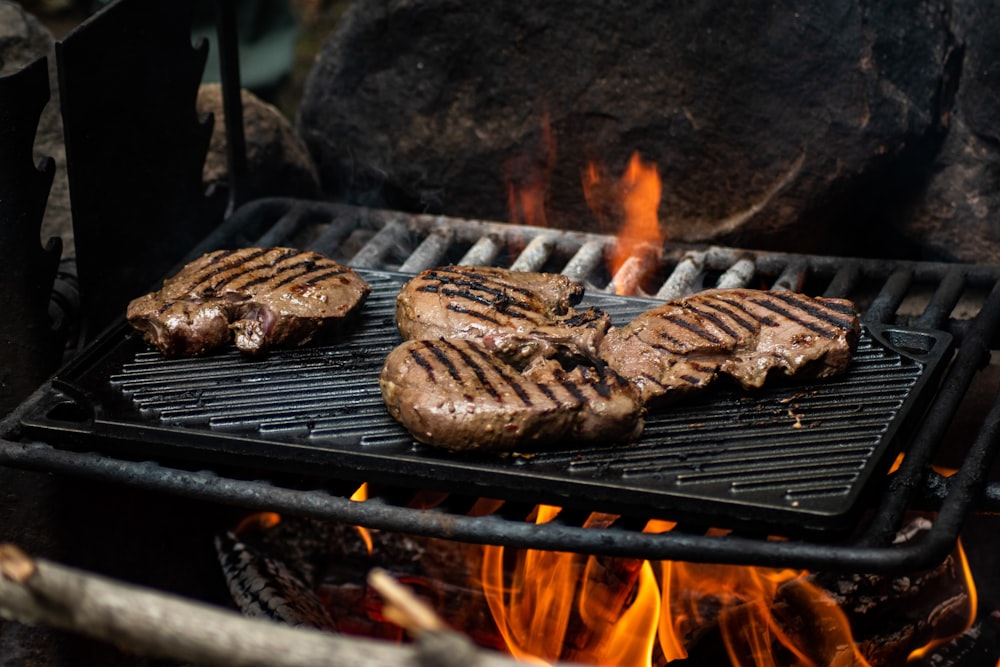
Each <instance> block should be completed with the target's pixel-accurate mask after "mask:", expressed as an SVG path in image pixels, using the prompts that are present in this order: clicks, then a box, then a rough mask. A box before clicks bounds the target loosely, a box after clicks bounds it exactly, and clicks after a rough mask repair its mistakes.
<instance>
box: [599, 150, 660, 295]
mask: <svg viewBox="0 0 1000 667" xmlns="http://www.w3.org/2000/svg"><path fill="white" fill-rule="evenodd" d="M582 180H583V193H584V197H585V199H586V200H587V204H588V206H589V207H590V209H591V211H592V212H593V213H594V215H595V216H596V217H597V219H598V220H599V221H600V222H601V225H602V226H604V227H611V226H612V225H615V226H618V228H617V234H616V236H617V242H616V243H615V247H614V248H613V249H612V251H611V256H610V257H609V259H608V269H609V270H610V272H611V275H612V276H613V277H614V278H615V281H614V282H615V291H617V292H618V293H619V294H632V293H634V292H635V291H637V290H636V288H637V285H638V282H639V280H640V279H641V278H642V275H640V274H641V273H642V272H644V271H646V270H648V268H649V265H650V263H651V262H650V261H649V260H650V258H651V257H652V258H653V259H655V258H656V257H657V256H658V255H659V253H660V250H661V247H662V245H663V239H664V236H663V232H662V231H661V229H660V221H659V215H658V211H659V207H660V198H661V196H662V193H663V188H662V184H661V182H660V175H659V172H658V171H657V168H656V165H655V164H652V163H648V162H645V161H643V159H642V158H641V157H640V156H639V153H638V152H636V153H633V154H632V158H631V159H630V160H629V163H628V167H627V168H626V169H625V173H623V174H622V176H621V178H620V179H619V180H618V182H617V183H609V182H608V180H607V178H606V177H605V176H604V174H603V169H601V168H599V167H598V166H597V165H596V164H594V163H591V164H589V165H587V168H586V169H585V170H584V172H583V176H582ZM633 274H635V275H633Z"/></svg>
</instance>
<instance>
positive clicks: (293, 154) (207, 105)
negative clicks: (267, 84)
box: [196, 83, 319, 199]
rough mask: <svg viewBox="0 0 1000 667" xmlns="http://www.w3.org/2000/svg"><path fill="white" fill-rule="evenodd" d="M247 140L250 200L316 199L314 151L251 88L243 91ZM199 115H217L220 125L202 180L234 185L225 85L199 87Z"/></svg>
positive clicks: (206, 158) (215, 126) (317, 179)
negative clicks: (224, 103)
mask: <svg viewBox="0 0 1000 667" xmlns="http://www.w3.org/2000/svg"><path fill="white" fill-rule="evenodd" d="M240 101H241V102H242V108H243V138H244V140H245V142H246V158H247V174H246V178H247V182H246V183H245V184H244V186H245V187H246V189H247V191H246V192H244V193H241V194H242V195H243V197H245V198H246V199H259V198H262V197H303V198H312V197H316V196H317V195H318V193H319V177H318V176H317V174H316V167H315V165H313V163H312V159H311V158H310V156H309V151H308V150H307V149H306V146H305V144H304V143H303V142H302V139H301V137H299V135H298V134H297V133H296V131H295V127H294V126H293V125H292V123H291V122H290V121H289V120H288V119H287V118H285V116H284V115H282V113H281V112H280V111H279V110H278V108H277V107H275V106H274V105H272V104H268V103H267V102H265V101H264V100H262V99H260V98H259V97H257V96H256V95H255V94H253V93H252V92H250V91H249V90H242V91H240ZM196 107H197V109H198V113H199V114H208V113H210V114H212V117H213V118H214V120H215V124H214V125H213V127H212V139H211V142H210V144H209V149H208V154H207V155H206V156H205V166H204V169H203V170H202V180H204V182H205V184H206V185H208V186H217V187H223V188H225V187H228V184H229V156H228V153H227V151H226V121H225V111H224V106H223V100H222V86H221V85H220V84H218V83H204V84H202V85H201V86H200V87H199V88H198V100H197V105H196Z"/></svg>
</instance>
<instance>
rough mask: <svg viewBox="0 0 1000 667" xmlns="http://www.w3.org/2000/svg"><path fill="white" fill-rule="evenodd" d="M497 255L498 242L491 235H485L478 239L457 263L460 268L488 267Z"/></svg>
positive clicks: (498, 249)
mask: <svg viewBox="0 0 1000 667" xmlns="http://www.w3.org/2000/svg"><path fill="white" fill-rule="evenodd" d="M499 254H500V242H499V240H498V239H497V238H496V237H494V236H493V235H492V234H487V235H486V236H482V237H480V238H479V240H478V241H476V242H475V243H474V244H473V245H472V247H471V248H469V251H468V252H466V253H465V256H464V257H462V259H460V260H458V263H459V265H461V266H489V265H490V264H492V263H493V260H494V259H496V257H497V255H499Z"/></svg>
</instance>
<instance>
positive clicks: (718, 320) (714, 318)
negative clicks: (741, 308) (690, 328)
mask: <svg viewBox="0 0 1000 667" xmlns="http://www.w3.org/2000/svg"><path fill="white" fill-rule="evenodd" d="M688 308H689V309H690V310H691V311H692V312H695V313H697V314H698V315H700V316H702V317H704V318H705V319H706V320H708V321H709V322H711V323H712V324H714V325H715V326H717V327H719V329H721V330H722V331H723V332H724V333H725V334H726V335H727V336H731V337H732V338H739V335H740V332H739V331H737V330H736V329H734V328H732V327H731V326H729V324H727V323H726V320H725V318H723V317H721V316H720V315H718V314H717V313H714V312H712V311H711V310H710V309H707V308H698V307H696V306H694V305H689V306H688ZM733 319H736V318H733ZM737 323H738V324H739V325H740V326H743V327H745V328H746V329H747V330H748V331H752V328H751V327H750V326H749V322H743V321H740V320H738V319H737Z"/></svg>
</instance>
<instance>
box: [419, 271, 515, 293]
mask: <svg viewBox="0 0 1000 667" xmlns="http://www.w3.org/2000/svg"><path fill="white" fill-rule="evenodd" d="M427 276H428V277H431V278H436V279H438V280H440V281H441V282H442V283H443V284H452V285H455V286H457V287H471V288H473V289H479V290H482V291H484V292H492V293H495V294H503V293H504V291H505V290H509V291H512V292H516V293H518V294H521V295H523V296H526V297H528V298H529V299H533V298H534V296H535V294H534V292H532V291H531V290H530V289H528V288H526V287H523V286H521V285H518V284H515V283H508V282H505V281H503V280H500V279H499V278H498V277H497V276H495V275H487V274H484V273H481V272H478V271H476V270H475V268H474V267H471V268H467V269H465V270H464V271H462V272H458V271H445V270H442V269H435V270H433V271H428V272H427ZM494 285H499V286H500V287H499V288H497V287H493V286H494Z"/></svg>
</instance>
